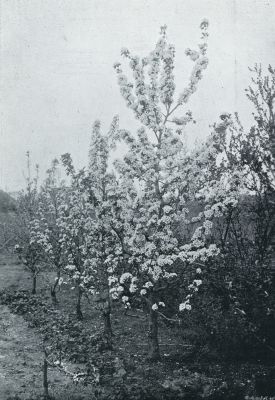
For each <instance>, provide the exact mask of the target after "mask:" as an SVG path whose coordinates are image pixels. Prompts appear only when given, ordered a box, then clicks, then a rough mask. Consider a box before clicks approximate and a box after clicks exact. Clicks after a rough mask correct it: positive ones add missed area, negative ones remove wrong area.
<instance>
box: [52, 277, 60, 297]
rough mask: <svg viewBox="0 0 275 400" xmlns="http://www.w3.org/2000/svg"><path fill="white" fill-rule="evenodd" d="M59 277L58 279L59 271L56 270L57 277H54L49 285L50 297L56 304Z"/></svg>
mask: <svg viewBox="0 0 275 400" xmlns="http://www.w3.org/2000/svg"><path fill="white" fill-rule="evenodd" d="M59 279H60V271H58V273H57V277H56V280H55V282H54V285H53V286H51V298H52V302H53V304H57V303H58V300H57V298H56V288H57V286H58V283H59Z"/></svg>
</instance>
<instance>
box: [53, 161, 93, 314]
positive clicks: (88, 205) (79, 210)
mask: <svg viewBox="0 0 275 400" xmlns="http://www.w3.org/2000/svg"><path fill="white" fill-rule="evenodd" d="M62 162H63V164H64V166H65V167H66V170H67V173H68V175H69V176H70V177H71V181H70V187H68V188H67V189H66V190H64V191H62V202H61V205H60V206H59V217H58V220H57V224H58V226H59V228H60V236H61V239H60V243H61V249H62V254H63V257H64V263H65V271H66V274H67V276H68V278H69V281H70V283H71V288H72V289H73V290H76V292H77V303H76V314H77V318H78V319H82V318H83V314H82V310H81V299H82V297H83V295H84V294H86V293H87V292H89V293H94V291H93V282H92V274H91V271H90V264H89V251H90V231H91V229H92V222H93V213H94V208H93V204H92V203H93V202H92V201H91V199H90V198H89V194H88V193H87V190H86V188H87V182H86V180H87V176H86V174H85V172H84V171H83V170H81V171H80V172H78V173H77V172H76V171H75V169H74V167H73V165H72V160H71V157H70V155H69V154H65V155H63V156H62Z"/></svg>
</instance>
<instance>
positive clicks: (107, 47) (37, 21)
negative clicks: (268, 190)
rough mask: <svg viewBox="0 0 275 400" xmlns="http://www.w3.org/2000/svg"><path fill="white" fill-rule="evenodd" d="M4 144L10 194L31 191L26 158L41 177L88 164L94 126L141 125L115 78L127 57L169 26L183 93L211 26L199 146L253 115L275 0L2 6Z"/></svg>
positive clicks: (47, 0)
mask: <svg viewBox="0 0 275 400" xmlns="http://www.w3.org/2000/svg"><path fill="white" fill-rule="evenodd" d="M0 5H1V7H0V12H1V25H0V28H1V30H0V33H1V54H0V55H1V70H0V78H1V91H0V93H1V94H0V96H1V136H0V187H1V188H2V189H5V190H8V191H15V190H18V189H20V188H22V186H23V184H24V179H23V174H22V171H23V169H24V165H25V153H26V151H27V150H30V152H31V154H32V160H33V163H34V164H35V163H39V164H40V169H41V174H42V175H43V171H44V170H45V169H46V168H47V167H48V166H49V164H50V162H51V160H52V159H53V158H54V157H56V156H60V155H61V154H63V153H65V152H70V153H71V154H72V156H73V158H74V160H75V163H76V165H77V166H82V165H84V164H85V162H86V159H87V149H88V146H89V135H90V132H91V126H92V123H93V121H94V120H95V119H98V118H99V119H101V120H102V124H103V127H104V128H106V129H107V128H108V126H109V124H110V122H111V120H112V117H113V116H114V115H115V114H119V115H120V120H121V126H122V127H125V128H130V129H135V128H136V126H137V123H136V122H135V120H134V118H133V117H132V115H131V112H130V111H129V110H128V109H127V108H126V105H125V103H124V101H123V100H122V99H121V96H120V93H119V89H118V87H117V83H116V76H115V73H114V70H113V64H114V62H115V61H119V60H120V49H121V48H122V47H128V48H129V49H131V50H132V51H133V52H134V53H137V54H139V55H142V56H145V55H147V53H148V52H149V51H151V50H152V47H153V45H154V43H155V42H156V40H157V38H158V33H159V28H160V26H161V25H163V24H166V25H168V36H169V40H170V41H171V42H172V43H174V44H175V46H176V70H175V73H176V77H177V85H178V91H182V89H183V88H184V86H185V84H186V82H187V79H188V74H189V72H190V69H191V67H192V63H191V62H190V61H189V59H187V58H186V56H185V55H184V50H185V49H186V48H187V47H191V48H192V47H195V46H196V44H197V43H198V41H199V38H200V31H199V24H200V21H201V20H202V19H203V18H207V19H208V20H209V22H210V27H209V32H210V37H209V54H208V56H209V60H210V63H209V67H208V69H207V70H206V72H205V74H204V79H203V80H202V81H201V84H200V85H199V90H198V91H197V92H196V94H195V95H194V96H193V98H192V101H191V102H190V104H189V106H188V108H191V109H192V110H193V114H194V117H195V119H196V120H197V124H196V126H195V127H194V128H192V129H190V130H188V132H189V133H188V134H189V140H190V142H194V139H195V137H198V138H200V139H203V138H205V137H206V135H207V134H209V132H210V129H209V124H212V123H213V122H215V121H216V120H217V118H218V116H219V114H220V113H221V112H223V111H229V112H234V111H239V112H240V115H241V118H242V120H243V121H244V122H245V123H246V124H248V121H249V112H250V111H251V109H250V107H249V105H248V102H247V100H246V98H245V95H244V92H243V89H244V88H245V87H247V85H248V84H249V71H248V66H253V65H254V64H255V63H259V62H261V63H262V64H263V66H267V65H268V64H269V63H271V64H273V65H274V64H275V1H274V0H270V1H268V0H235V1H233V0H0Z"/></svg>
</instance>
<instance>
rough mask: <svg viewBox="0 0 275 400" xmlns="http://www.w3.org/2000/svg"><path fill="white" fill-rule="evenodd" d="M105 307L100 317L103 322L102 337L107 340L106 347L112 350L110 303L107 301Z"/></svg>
mask: <svg viewBox="0 0 275 400" xmlns="http://www.w3.org/2000/svg"><path fill="white" fill-rule="evenodd" d="M105 304H106V305H104V308H103V311H102V317H103V322H104V336H105V338H106V340H107V346H108V348H109V349H112V335H113V332H112V324H111V306H110V301H109V300H107V301H106V303H105Z"/></svg>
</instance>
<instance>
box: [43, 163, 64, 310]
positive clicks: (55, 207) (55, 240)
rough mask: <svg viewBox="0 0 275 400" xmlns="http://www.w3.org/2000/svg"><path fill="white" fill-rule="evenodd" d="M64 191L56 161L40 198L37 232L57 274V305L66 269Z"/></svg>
mask: <svg viewBox="0 0 275 400" xmlns="http://www.w3.org/2000/svg"><path fill="white" fill-rule="evenodd" d="M64 190H65V188H64V184H63V183H62V182H60V181H59V178H58V160H56V159H55V160H53V162H52V165H51V168H50V169H49V170H48V171H47V178H46V180H45V183H44V185H43V186H42V188H41V193H40V196H39V207H38V214H39V231H38V232H37V233H38V235H37V242H38V243H39V244H40V246H41V248H42V250H43V253H44V258H45V261H47V262H48V263H49V264H50V266H51V267H52V268H53V269H54V271H55V273H56V278H55V281H54V284H53V285H52V286H51V296H52V299H53V302H55V303H56V302H57V298H56V290H57V288H58V285H60V284H61V282H62V278H61V273H62V267H64V263H63V258H64V257H63V253H62V235H61V232H62V227H61V226H60V223H59V217H60V207H61V205H62V201H63V199H64V193H63V192H64Z"/></svg>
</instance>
